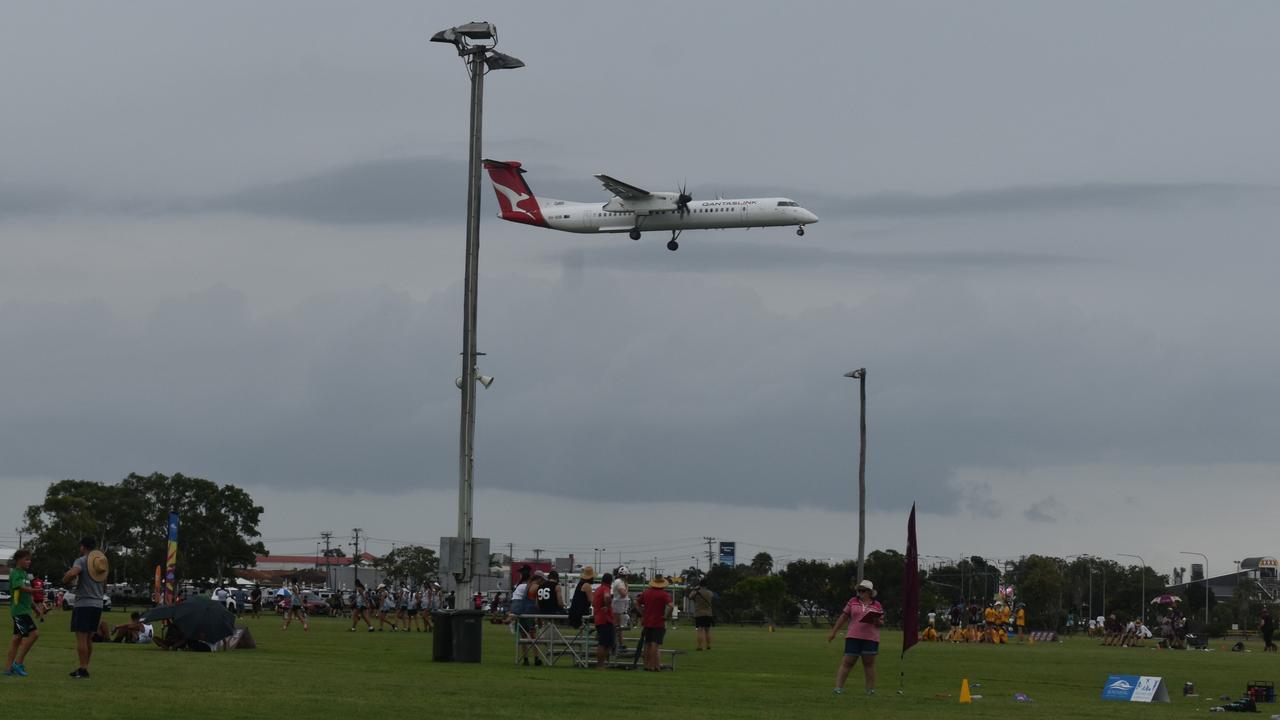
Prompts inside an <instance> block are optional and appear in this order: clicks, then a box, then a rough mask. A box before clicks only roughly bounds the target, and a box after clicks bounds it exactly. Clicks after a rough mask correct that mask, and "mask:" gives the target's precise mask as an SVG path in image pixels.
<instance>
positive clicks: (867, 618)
mask: <svg viewBox="0 0 1280 720" xmlns="http://www.w3.org/2000/svg"><path fill="white" fill-rule="evenodd" d="M882 617H884V612H883V611H881V610H870V611H868V612H867V613H866V614H865V615H863V616H862V617H861V618H859V619H858V622H864V623H867V624H868V625H875V624H876V623H877V622H879V621H880V618H882Z"/></svg>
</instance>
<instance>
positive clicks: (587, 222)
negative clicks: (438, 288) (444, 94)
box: [484, 160, 818, 252]
mask: <svg viewBox="0 0 1280 720" xmlns="http://www.w3.org/2000/svg"><path fill="white" fill-rule="evenodd" d="M484 167H485V169H486V170H488V171H489V180H490V181H492V182H493V191H494V193H495V194H496V195H497V196H498V206H499V208H500V212H499V213H498V217H499V218H502V219H503V220H508V221H510V222H514V223H522V224H524V225H536V226H538V227H545V228H551V229H552V230H563V231H565V232H574V233H622V232H624V233H628V234H629V235H630V236H631V239H632V240H639V239H640V234H641V233H642V232H644V231H647V230H654V231H667V230H669V231H671V240H670V241H668V242H667V249H668V250H671V251H672V252H674V251H676V250H679V249H680V243H679V242H677V240H678V239H679V238H680V233H682V232H684V231H685V230H709V229H725V228H752V227H778V226H788V225H796V226H798V227H797V228H796V234H797V235H804V226H805V225H811V224H813V223H816V222H818V216H817V215H814V214H813V213H811V212H809V211H808V210H805V209H804V208H802V207H800V204H799V203H797V202H795V201H794V200H791V199H790V198H784V197H772V198H738V199H719V198H717V199H715V200H694V199H693V197H692V196H690V195H689V193H688V191H687V190H686V189H685V188H681V189H680V191H679V192H650V191H648V190H644V189H641V188H638V187H636V186H634V185H629V184H627V183H624V182H622V181H621V180H617V179H614V178H611V177H609V176H608V175H596V176H595V177H596V179H597V180H599V181H600V184H602V185H604V188H605V189H606V190H608V191H609V192H611V193H613V197H612V198H610V199H609V201H608V202H606V203H590V202H570V201H567V200H551V199H549V198H538V197H535V196H534V194H533V190H531V189H530V188H529V183H527V182H525V179H524V174H525V172H526V170H524V168H522V167H521V166H520V163H519V162H517V161H514V160H509V161H505V162H502V161H498V160H485V161H484Z"/></svg>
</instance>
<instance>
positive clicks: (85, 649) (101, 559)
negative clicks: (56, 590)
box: [62, 537, 108, 679]
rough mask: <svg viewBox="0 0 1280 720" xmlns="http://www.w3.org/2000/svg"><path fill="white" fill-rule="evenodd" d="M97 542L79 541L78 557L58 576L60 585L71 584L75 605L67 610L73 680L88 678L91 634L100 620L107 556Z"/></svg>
mask: <svg viewBox="0 0 1280 720" xmlns="http://www.w3.org/2000/svg"><path fill="white" fill-rule="evenodd" d="M97 548H98V542H97V541H96V540H94V539H93V538H91V537H84V538H81V539H80V557H78V558H76V561H75V562H74V563H72V565H71V568H70V569H69V570H67V572H66V574H65V575H63V576H62V584H63V585H70V584H71V583H72V582H75V594H76V601H75V605H74V606H72V610H71V632H73V633H75V634H76V656H77V657H78V659H79V660H80V667H78V668H76V669H75V670H72V671H71V673H70V675H71V677H73V678H77V679H87V678H88V677H89V661H90V660H91V659H92V658H93V634H94V633H95V632H97V631H98V624H99V623H100V622H101V621H102V583H103V582H104V581H106V579H107V569H108V568H107V556H106V555H103V554H102V551H101V550H98V549H97Z"/></svg>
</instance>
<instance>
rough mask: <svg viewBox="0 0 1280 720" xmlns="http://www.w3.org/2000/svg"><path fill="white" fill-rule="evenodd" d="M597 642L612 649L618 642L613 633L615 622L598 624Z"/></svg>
mask: <svg viewBox="0 0 1280 720" xmlns="http://www.w3.org/2000/svg"><path fill="white" fill-rule="evenodd" d="M596 644H597V645H599V646H600V647H602V648H609V649H610V650H612V649H613V648H614V647H615V646H616V645H617V644H618V641H617V638H616V637H615V635H614V633H613V623H608V624H607V625H597V626H596Z"/></svg>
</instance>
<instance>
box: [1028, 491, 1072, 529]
mask: <svg viewBox="0 0 1280 720" xmlns="http://www.w3.org/2000/svg"><path fill="white" fill-rule="evenodd" d="M1066 512H1067V506H1066V505H1064V504H1062V502H1060V501H1059V500H1058V499H1057V498H1055V497H1053V496H1052V495H1050V496H1049V497H1047V498H1045V499H1043V500H1040V501H1038V502H1034V503H1032V504H1031V507H1028V508H1027V509H1026V510H1024V511H1023V512H1022V516H1023V517H1025V518H1026V519H1027V520H1029V521H1031V522H1040V523H1052V522H1058V520H1060V519H1061V518H1062V517H1063V516H1064V515H1065V514H1066Z"/></svg>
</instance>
